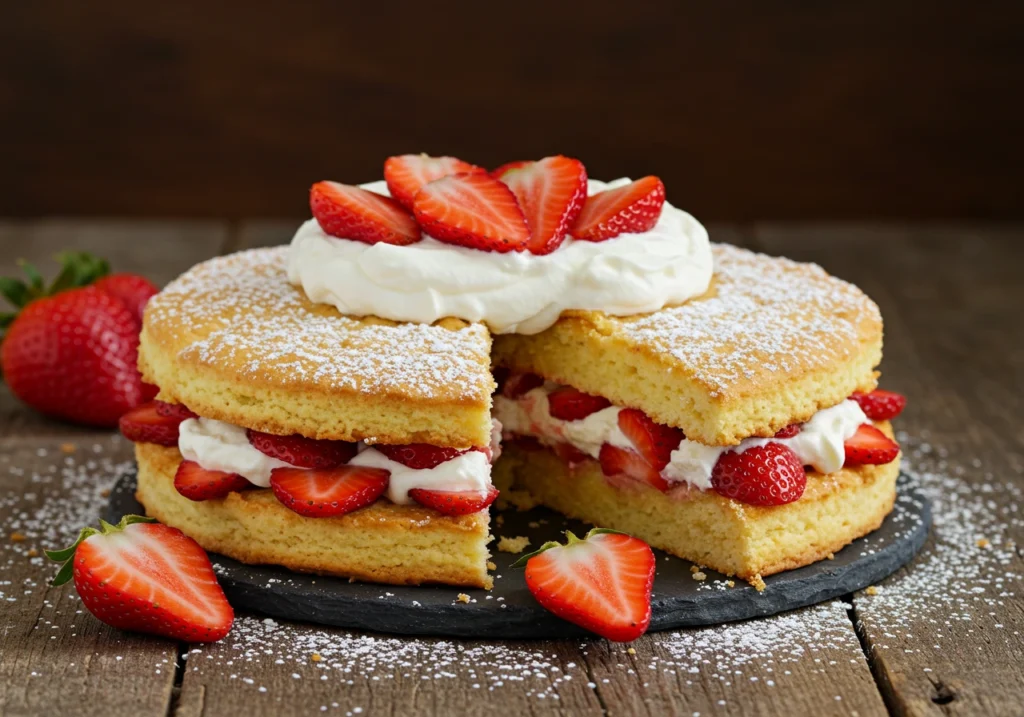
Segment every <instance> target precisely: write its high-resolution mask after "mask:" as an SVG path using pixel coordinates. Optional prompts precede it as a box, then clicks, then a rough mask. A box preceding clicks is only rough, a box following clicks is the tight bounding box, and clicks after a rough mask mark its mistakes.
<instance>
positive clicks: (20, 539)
mask: <svg viewBox="0 0 1024 717" xmlns="http://www.w3.org/2000/svg"><path fill="white" fill-rule="evenodd" d="M10 538H11V542H12V543H24V542H25V541H26V540H28V538H26V537H25V536H24V535H23V534H21V533H11V535H10Z"/></svg>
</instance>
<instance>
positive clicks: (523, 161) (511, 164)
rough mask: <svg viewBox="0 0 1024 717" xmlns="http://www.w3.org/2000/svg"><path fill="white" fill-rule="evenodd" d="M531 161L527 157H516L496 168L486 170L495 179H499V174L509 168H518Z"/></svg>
mask: <svg viewBox="0 0 1024 717" xmlns="http://www.w3.org/2000/svg"><path fill="white" fill-rule="evenodd" d="M532 163H533V162H532V160H529V159H517V160H515V161H514V162H505V164H503V165H501V166H500V167H498V168H497V169H492V170H491V171H490V172H488V174H490V175H491V176H492V177H494V178H495V179H501V175H503V174H504V173H505V172H507V171H509V170H510V169H519V168H520V167H525V166H526V165H528V164H532Z"/></svg>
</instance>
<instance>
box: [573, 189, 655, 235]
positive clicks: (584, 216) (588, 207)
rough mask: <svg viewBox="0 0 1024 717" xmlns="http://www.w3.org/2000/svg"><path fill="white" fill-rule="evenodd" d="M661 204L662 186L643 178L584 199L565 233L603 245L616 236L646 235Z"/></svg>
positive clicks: (653, 223) (652, 225)
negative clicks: (581, 206)
mask: <svg viewBox="0 0 1024 717" xmlns="http://www.w3.org/2000/svg"><path fill="white" fill-rule="evenodd" d="M664 204H665V185H664V184H662V183H661V180H660V179H658V178H657V177H644V178H643V179H638V180H636V181H635V182H632V183H630V184H627V185H626V186H625V187H619V188H618V189H607V190H605V191H603V192H598V193H597V194H592V195H590V196H589V197H587V202H586V204H584V205H583V211H582V212H580V216H579V218H578V219H577V220H576V224H575V226H573V228H572V230H571V231H570V232H569V233H570V234H571V235H572V236H573V238H574V239H583V240H585V241H604V240H605V239H611V238H612V237H617V236H618V235H619V234H626V233H639V232H646V231H650V230H651V229H652V228H654V225H655V224H657V223H658V217H660V216H661V208H662V206H663V205H664Z"/></svg>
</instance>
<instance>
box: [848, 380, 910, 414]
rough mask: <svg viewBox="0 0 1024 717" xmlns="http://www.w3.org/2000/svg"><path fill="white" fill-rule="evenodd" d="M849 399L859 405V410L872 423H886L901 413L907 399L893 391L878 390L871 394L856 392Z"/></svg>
mask: <svg viewBox="0 0 1024 717" xmlns="http://www.w3.org/2000/svg"><path fill="white" fill-rule="evenodd" d="M850 398H852V399H853V400H854V401H856V402H857V403H858V404H860V407H861V410H862V411H864V413H865V415H867V417H868V418H870V419H871V420H872V421H888V420H889V419H890V418H896V416H898V415H900V414H901V413H903V409H904V408H906V406H907V397H906V396H904V395H903V394H902V393H896V392H895V391H883V390H882V389H880V388H878V389H875V390H874V391H872V392H871V393H861V392H860V391H857V392H855V393H853V394H852V395H851V396H850Z"/></svg>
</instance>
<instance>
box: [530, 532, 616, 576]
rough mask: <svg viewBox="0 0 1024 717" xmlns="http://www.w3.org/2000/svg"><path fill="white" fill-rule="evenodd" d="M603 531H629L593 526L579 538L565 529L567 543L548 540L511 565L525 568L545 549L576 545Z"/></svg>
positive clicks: (614, 533) (613, 533)
mask: <svg viewBox="0 0 1024 717" xmlns="http://www.w3.org/2000/svg"><path fill="white" fill-rule="evenodd" d="M602 533H611V534H612V535H628V533H623V532H622V531H621V530H612V529H611V528H591V529H590V531H589V532H588V533H587V534H586V535H585V536H583V538H577V537H576V534H575V533H573V532H572V531H571V530H567V531H565V541H566V542H565V545H563V544H562V543H559V542H557V541H555V540H549V541H548V542H546V543H544V545H542V546H540V547H539V548H537V549H536V550H534V551H533V552H532V553H527V554H526V555H523V556H522V557H520V558H519V560H517V561H515V562H514V563H512V566H511V567H513V568H525V567H526V564H527V563H528V562H530V558H532V557H534V556H536V555H540V554H541V553H543V552H544V551H545V550H551V549H552V548H569V547H572V546H573V545H575V544H576V543H585V542H587V541H588V540H590V537H591V536H593V535H601V534H602Z"/></svg>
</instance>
